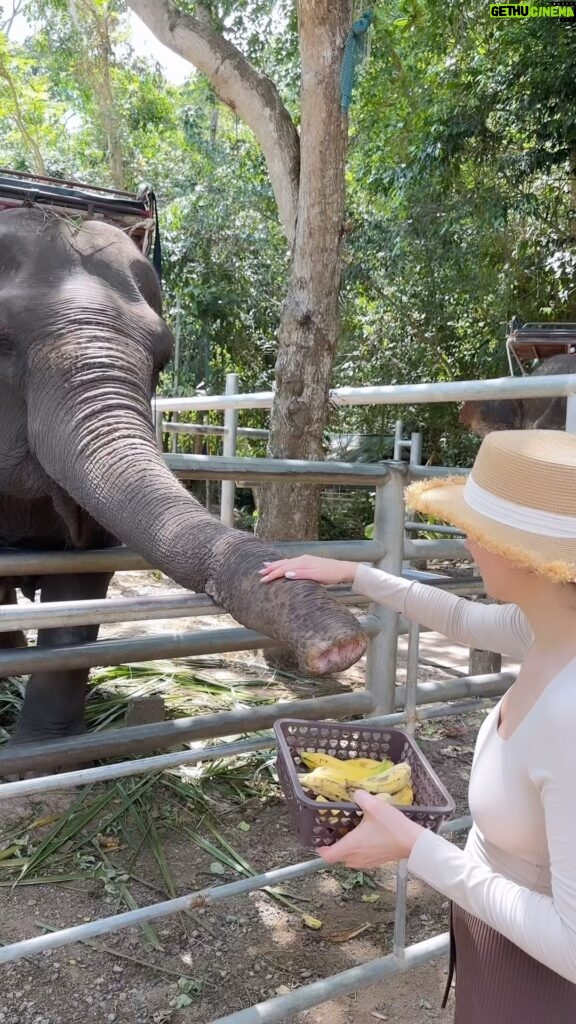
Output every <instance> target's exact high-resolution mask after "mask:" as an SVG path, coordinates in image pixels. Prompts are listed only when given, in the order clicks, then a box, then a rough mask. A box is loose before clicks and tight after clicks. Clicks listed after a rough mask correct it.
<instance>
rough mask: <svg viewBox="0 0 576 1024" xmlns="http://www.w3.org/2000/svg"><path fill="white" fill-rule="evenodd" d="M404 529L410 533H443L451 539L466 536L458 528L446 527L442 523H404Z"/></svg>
mask: <svg viewBox="0 0 576 1024" xmlns="http://www.w3.org/2000/svg"><path fill="white" fill-rule="evenodd" d="M404 529H405V530H406V531H407V532H408V533H441V534H442V533H443V534H446V535H447V536H449V537H462V536H463V535H464V531H463V530H459V529H458V527H457V526H445V525H444V524H441V523H438V524H436V523H434V524H431V523H414V522H411V521H407V522H405V523H404Z"/></svg>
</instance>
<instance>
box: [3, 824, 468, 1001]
mask: <svg viewBox="0 0 576 1024" xmlns="http://www.w3.org/2000/svg"><path fill="white" fill-rule="evenodd" d="M466 827H468V824H467V819H464V818H462V819H455V820H454V821H453V822H445V824H444V827H443V829H442V831H443V832H444V833H446V832H450V831H456V830H460V829H462V828H466ZM328 869H329V865H328V864H326V863H325V862H324V861H323V860H321V859H320V858H315V859H314V860H310V861H302V862H301V863H299V864H290V865H288V866H287V867H284V868H274V869H273V870H272V871H265V872H264V873H263V874H261V875H254V876H253V877H252V878H242V879H240V880H239V881H237V882H228V883H227V884H225V885H218V886H210V887H208V888H206V889H200V890H199V891H198V892H194V893H191V894H189V895H187V896H179V897H177V898H176V899H171V900H163V901H162V902H161V903H153V904H151V905H150V906H147V907H139V908H138V909H137V910H128V911H125V912H124V913H123V914H114V915H113V916H111V917H101V918H99V919H98V920H96V921H88V922H86V923H84V924H81V925H75V926H73V927H71V928H63V929H61V930H60V931H56V932H51V933H50V934H48V935H37V936H35V937H34V938H32V939H23V940H22V941H21V942H14V943H11V944H10V945H6V946H0V963H10V962H11V961H13V960H20V959H22V957H29V956H34V955H36V954H38V953H42V952H44V951H45V950H49V949H58V948H59V947H60V946H67V945H69V944H70V943H73V942H85V941H86V940H89V939H93V938H95V937H96V936H98V935H109V934H110V933H112V932H118V931H121V930H122V929H123V928H131V927H133V926H134V925H140V924H143V923H145V922H148V921H157V920H158V919H159V918H163V917H170V916H172V915H173V914H180V913H183V912H184V911H194V910H199V909H202V910H203V909H205V908H206V907H211V906H213V905H214V904H215V903H221V902H222V901H223V900H225V899H230V898H232V897H235V896H242V895H245V894H247V893H250V892H255V891H256V890H258V889H264V888H267V887H270V886H274V885H278V884H279V883H281V882H287V881H290V880H291V879H294V878H307V877H310V876H311V875H315V874H317V873H318V872H320V871H327V870H328ZM428 941H432V940H428ZM436 955H441V954H440V953H438V954H436ZM383 959H387V958H383ZM372 962H373V963H374V962H375V961H372ZM335 977H336V978H337V977H340V976H339V975H336V976H335ZM328 980H334V979H328ZM316 984H321V983H316ZM310 987H312V986H308V988H310ZM299 991H305V990H299ZM252 1009H253V1007H252ZM244 1012H249V1011H244ZM256 1019H258V1018H256Z"/></svg>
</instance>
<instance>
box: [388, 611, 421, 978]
mask: <svg viewBox="0 0 576 1024" xmlns="http://www.w3.org/2000/svg"><path fill="white" fill-rule="evenodd" d="M419 648H420V624H419V623H418V622H411V623H410V630H409V632H408V656H407V664H406V705H405V708H404V710H405V712H406V725H405V729H406V732H407V733H409V734H410V736H413V735H414V729H415V726H416V684H417V682H418V654H419ZM407 900H408V861H406V860H400V861H398V864H397V865H396V906H395V908H394V938H393V940H392V946H393V952H394V956H397V957H399V958H401V959H402V958H403V957H404V956H405V953H406V903H407Z"/></svg>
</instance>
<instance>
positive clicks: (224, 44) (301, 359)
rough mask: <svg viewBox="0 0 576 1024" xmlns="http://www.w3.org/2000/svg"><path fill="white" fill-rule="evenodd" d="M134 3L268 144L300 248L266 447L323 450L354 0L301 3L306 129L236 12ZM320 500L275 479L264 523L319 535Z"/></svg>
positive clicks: (308, 455) (265, 499)
mask: <svg viewBox="0 0 576 1024" xmlns="http://www.w3.org/2000/svg"><path fill="white" fill-rule="evenodd" d="M128 3H129V6H130V7H131V8H132V9H133V10H134V11H135V13H136V14H138V16H139V17H141V18H142V20H143V21H144V22H145V23H146V25H147V26H148V27H149V28H150V29H151V31H152V32H153V33H154V35H155V36H157V38H158V39H159V40H160V41H161V42H163V43H164V44H165V45H166V46H169V47H170V48H171V49H173V50H174V51H175V52H176V53H178V54H180V56H182V57H184V58H185V59H187V60H189V61H190V62H191V63H192V64H194V65H195V66H196V67H197V68H198V69H199V70H200V71H202V72H203V73H204V74H206V75H207V77H208V78H209V80H210V83H211V85H212V88H213V89H214V91H215V93H216V95H217V96H218V97H219V99H220V100H221V101H222V102H224V103H226V104H228V106H230V107H231V108H232V109H233V110H235V111H236V112H237V114H238V115H239V116H240V117H241V118H242V119H243V120H244V121H245V123H246V124H247V125H248V126H249V127H250V128H251V130H252V131H253V132H254V135H255V136H256V138H257V140H258V142H259V144H260V146H261V148H262V152H263V154H264V158H265V160H266V165H267V168H268V173H269V175H270V181H271V184H272V188H273V191H274V195H275V198H276V202H277V205H278V213H279V216H280V219H281V222H282V226H283V229H284V232H285V235H286V239H287V242H288V244H289V245H290V247H291V270H290V275H289V282H288V289H287V294H286V297H285V301H284V306H283V311H282V317H281V323H280V329H279V335H278V352H277V358H276V396H275V402H274V407H273V410H272V416H271V421H270V442H269V451H270V454H271V455H272V456H274V457H277V458H278V457H285V458H286V457H288V458H296V459H321V458H322V456H323V435H324V428H325V425H326V418H327V410H328V393H329V387H330V383H331V373H332V365H333V361H334V356H335V352H336V346H337V343H338V338H339V328H340V324H339V306H338V295H339V289H340V275H341V246H342V237H343V231H342V225H343V220H344V164H345V153H346V140H347V118H346V116H345V115H344V114H343V113H342V111H341V97H340V68H341V63H342V57H343V52H344V45H345V42H346V38H347V35H348V32H349V30H350V25H351V20H352V0H299V2H298V4H297V12H298V39H299V52H300V63H301V97H300V111H299V121H300V132H298V131H297V128H296V125H295V123H294V120H293V118H292V117H291V116H290V113H289V111H288V109H287V107H286V106H285V104H284V103H283V101H282V99H281V97H280V94H279V92H278V90H277V88H276V87H275V85H274V84H273V83H272V82H271V81H270V79H269V78H267V77H266V76H265V75H264V74H262V73H261V72H259V71H258V70H257V69H256V67H255V66H254V65H253V64H252V63H251V62H250V61H249V60H248V58H247V57H246V55H245V54H244V53H243V52H241V50H240V49H239V47H237V46H235V45H234V44H233V43H232V42H230V40H228V39H227V38H225V36H224V34H223V33H222V22H223V20H224V17H225V15H226V14H230V11H228V12H226V11H222V12H221V17H220V18H219V17H218V15H217V13H216V12H214V11H213V10H210V9H208V8H207V7H205V6H203V5H201V4H195V5H194V6H193V11H194V13H187V12H186V11H184V10H182V9H180V8H177V7H176V6H175V4H174V3H173V2H172V0H128ZM234 6H235V5H233V8H234ZM236 6H237V5H236ZM250 6H251V5H249V8H250ZM252 6H253V9H252V10H249V11H248V19H247V21H248V24H249V23H250V18H252V24H254V23H255V20H256V19H257V18H258V16H260V17H261V16H262V14H263V13H264V11H265V9H266V8H267V6H268V5H266V4H264V3H258V2H256V3H254V5H252ZM233 8H232V13H233ZM268 12H269V11H268ZM236 13H237V12H236ZM244 24H246V23H244ZM319 500H320V496H319V493H318V490H317V489H316V488H314V489H311V488H307V487H304V486H302V485H298V486H294V485H291V484H278V485H273V486H269V487H267V488H266V489H265V491H264V492H263V494H262V500H261V509H260V520H259V527H258V529H259V532H260V533H261V534H262V535H264V536H274V537H282V538H297V537H302V538H304V537H308V538H310V537H314V536H316V530H317V523H318V511H319Z"/></svg>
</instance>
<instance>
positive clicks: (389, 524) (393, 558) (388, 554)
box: [366, 462, 406, 715]
mask: <svg viewBox="0 0 576 1024" xmlns="http://www.w3.org/2000/svg"><path fill="white" fill-rule="evenodd" d="M387 467H388V469H389V471H390V476H389V477H388V479H387V481H386V483H385V484H380V486H378V487H377V488H376V502H375V507H374V540H375V541H376V542H377V543H378V544H381V545H382V547H383V549H384V557H383V558H381V559H380V561H379V562H376V568H377V569H384V570H385V571H386V572H391V573H395V574H396V575H400V573H401V572H402V561H403V558H404V480H405V476H406V466H405V465H403V464H402V463H394V462H388V463H387ZM370 611H371V613H372V614H373V615H375V616H376V617H377V618H378V619H379V620H380V623H381V629H380V632H379V633H378V635H377V636H375V637H374V638H373V639H372V640H370V643H369V646H368V654H367V657H366V689H367V690H369V691H370V693H372V694H373V695H374V698H375V701H376V708H375V710H374V712H373V714H375V715H388V714H391V713H392V712H393V711H394V709H395V703H396V702H395V688H396V650H397V646H398V613H397V612H394V611H392V610H391V609H390V608H382V607H381V606H380V605H371V606H370Z"/></svg>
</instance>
